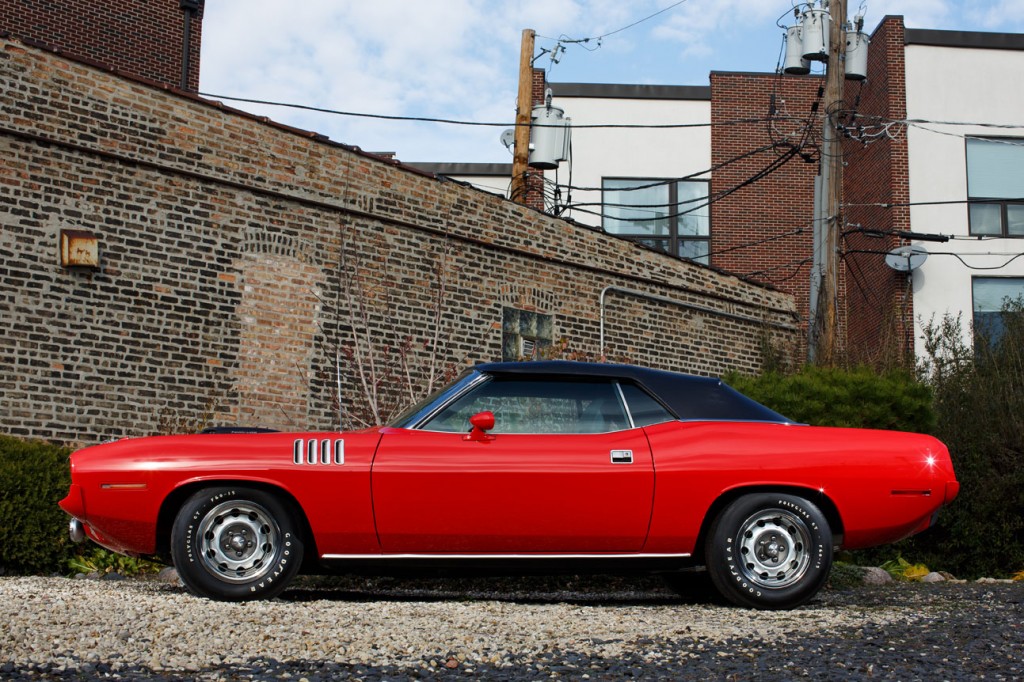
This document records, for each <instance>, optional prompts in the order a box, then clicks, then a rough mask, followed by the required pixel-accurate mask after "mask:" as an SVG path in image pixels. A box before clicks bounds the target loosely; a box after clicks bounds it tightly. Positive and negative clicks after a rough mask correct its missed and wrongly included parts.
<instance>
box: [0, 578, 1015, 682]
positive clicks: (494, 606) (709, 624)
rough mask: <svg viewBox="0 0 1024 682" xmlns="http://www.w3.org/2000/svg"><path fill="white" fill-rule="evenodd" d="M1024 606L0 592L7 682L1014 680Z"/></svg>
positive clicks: (389, 584) (526, 593) (531, 593)
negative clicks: (784, 606) (768, 608)
mask: <svg viewBox="0 0 1024 682" xmlns="http://www.w3.org/2000/svg"><path fill="white" fill-rule="evenodd" d="M499 589H500V592H499V591H496V590H499ZM1022 601H1024V584H1021V583H1016V584H1006V583H958V584H952V583H945V584H936V585H921V584H917V585H906V584H901V585H892V586H884V587H864V588H857V589H853V590H843V591H833V590H826V591H824V592H822V593H821V595H820V596H819V598H818V599H817V600H815V601H814V602H812V603H811V604H810V605H808V606H806V607H804V608H801V609H798V610H795V611H783V612H763V611H748V610H744V609H738V608H733V607H726V606H719V605H716V604H713V603H710V602H703V603H702V601H701V600H700V599H699V598H698V599H695V600H685V599H681V598H679V597H677V596H675V595H674V594H673V593H671V592H669V591H668V590H666V589H665V588H663V587H662V586H661V583H660V581H658V580H657V579H656V578H639V579H636V578H629V579H624V578H600V577H598V578H589V577H588V578H586V579H582V578H561V579H554V578H517V579H501V580H484V579H473V580H469V579H463V580H424V579H419V580H399V579H349V578H346V579H336V580H335V579H332V580H305V581H301V580H300V581H299V582H298V583H296V586H295V587H294V588H292V589H289V590H288V591H286V592H285V593H284V594H283V596H282V597H281V598H279V599H276V600H274V601H272V602H256V603H249V604H224V603H217V602H211V601H207V600H205V599H199V598H196V597H192V596H190V595H188V594H187V593H186V592H185V591H184V589H183V588H181V587H179V586H178V585H176V584H167V583H160V582H156V581H150V580H119V581H115V580H69V579H65V578H0V628H2V630H0V678H3V679H40V678H44V679H76V680H77V679H83V678H85V679H92V678H105V679H132V680H135V679H146V680H164V679H198V680H238V679H292V680H296V681H298V680H302V679H306V680H309V681H313V680H325V679H336V678H348V677H355V678H359V679H370V680H378V679H407V678H417V677H423V678H428V679H434V678H446V679H447V678H459V677H461V678H468V677H471V676H479V677H485V678H490V679H513V680H539V679H548V678H559V677H561V678H568V679H573V680H578V679H592V680H603V679H619V678H624V677H637V678H643V679H701V678H703V679H737V680H739V679H748V678H750V677H753V676H758V677H759V678H761V679H766V680H772V679H795V678H803V677H814V678H818V679H820V678H826V679H827V678H834V679H843V680H861V679H865V680H866V679H872V680H877V679H900V680H969V679H970V680H974V679H978V678H980V677H984V678H985V679H988V680H1011V679H1024V626H1022V621H1024V608H1022V605H1021V604H1022Z"/></svg>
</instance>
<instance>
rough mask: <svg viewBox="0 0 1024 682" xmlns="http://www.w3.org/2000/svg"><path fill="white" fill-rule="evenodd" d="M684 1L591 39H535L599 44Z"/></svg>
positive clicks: (681, 0)
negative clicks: (594, 42)
mask: <svg viewBox="0 0 1024 682" xmlns="http://www.w3.org/2000/svg"><path fill="white" fill-rule="evenodd" d="M686 1H687V0H679V2H675V3H672V4H671V5H669V6H668V7H665V8H662V9H659V10H658V11H657V12H655V13H654V14H649V15H647V16H646V17H644V18H643V19H637V20H636V21H634V22H633V23H632V24H628V25H626V26H623V27H622V28H617V29H615V30H614V31H608V32H607V33H603V34H601V35H599V36H593V37H591V38H569V37H568V36H566V35H565V34H564V33H563V34H562V36H561V37H560V38H557V39H556V38H551V37H548V36H537V37H538V38H544V39H545V40H557V41H558V42H559V43H564V44H566V45H569V44H573V45H577V44H578V45H585V44H586V43H589V42H590V41H591V40H595V41H598V42H600V41H602V40H604V39H605V38H607V37H608V36H613V35H615V34H616V33H622V32H623V31H627V30H629V29H631V28H633V27H634V26H639V25H640V24H642V23H644V22H645V21H649V20H650V19H653V18H654V17H656V16H658V15H659V14H664V13H665V12H668V11H669V10H673V9H675V8H676V7H679V5H682V4H683V3H684V2H686ZM598 47H600V46H598ZM595 49H596V48H595Z"/></svg>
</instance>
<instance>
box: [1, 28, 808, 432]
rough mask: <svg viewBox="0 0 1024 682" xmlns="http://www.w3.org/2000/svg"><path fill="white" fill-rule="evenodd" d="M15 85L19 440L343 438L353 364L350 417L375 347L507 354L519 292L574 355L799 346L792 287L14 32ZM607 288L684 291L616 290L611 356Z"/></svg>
mask: <svg viewBox="0 0 1024 682" xmlns="http://www.w3.org/2000/svg"><path fill="white" fill-rule="evenodd" d="M0 80H2V81H4V82H7V83H10V84H11V87H9V88H6V89H5V90H3V91H0V158H2V159H3V160H2V161H0V180H2V184H0V224H2V225H3V232H2V234H0V253H2V254H4V258H3V262H2V268H3V270H4V271H5V273H6V274H5V276H4V277H3V279H2V280H0V326H2V327H3V329H4V330H5V333H4V334H3V335H0V383H10V384H13V385H14V386H15V389H14V390H11V391H6V390H5V391H3V392H2V394H0V427H2V428H3V429H4V430H6V431H8V432H12V433H20V434H27V435H34V436H37V437H43V438H48V439H52V440H57V441H95V440H98V439H102V438H109V437H114V436H121V435H131V434H145V433H152V432H154V431H156V430H157V429H158V428H160V427H161V426H167V425H168V423H171V422H176V423H184V422H182V420H185V421H191V422H195V421H197V420H199V419H200V418H201V417H202V416H203V415H204V414H205V413H206V412H208V411H210V410H212V411H213V412H214V413H215V420H216V421H218V422H225V421H228V422H236V423H241V422H247V423H250V424H253V425H256V424H258V425H261V426H269V427H275V428H285V429H325V428H331V427H332V426H336V425H337V410H336V407H335V401H336V398H337V396H336V385H337V371H338V364H337V360H338V358H339V357H340V359H341V363H340V369H341V374H342V402H343V404H344V406H345V407H346V409H347V410H348V412H347V414H348V415H349V421H348V422H347V423H346V425H351V423H352V421H351V416H352V414H353V412H352V407H353V404H355V403H358V402H359V401H360V400H361V398H360V394H361V393H362V392H363V389H362V388H361V382H360V379H359V377H358V372H357V367H356V366H355V365H354V364H353V363H352V362H351V361H350V360H349V359H348V358H349V356H350V355H351V353H352V350H353V349H354V348H356V347H357V345H358V344H361V343H362V344H365V343H366V342H367V341H369V342H370V343H372V344H373V345H374V348H375V349H376V356H377V361H378V362H379V363H382V365H383V366H384V367H385V368H386V369H389V370H390V369H395V368H401V370H402V372H404V371H405V367H406V365H407V366H408V369H409V372H410V373H411V375H412V376H413V379H414V380H415V382H416V384H417V386H419V387H423V386H425V385H426V383H427V379H428V377H427V372H428V368H429V365H430V360H431V358H432V357H433V354H432V352H431V350H430V348H431V347H434V344H435V336H436V337H437V340H436V347H437V349H438V353H437V355H438V360H439V361H440V362H441V363H442V364H444V363H452V364H454V365H456V366H460V367H461V366H463V365H465V364H467V363H473V362H476V361H480V360H496V359H500V358H501V352H502V338H501V320H502V314H503V308H504V307H506V306H508V307H515V308H519V309H524V310H529V311H534V312H540V313H544V314H546V315H550V316H552V320H553V328H554V329H553V331H554V336H555V337H556V338H562V337H564V338H565V339H566V340H567V343H568V346H567V349H566V352H567V353H571V354H573V357H593V358H597V357H600V356H602V355H607V356H608V357H610V358H624V359H630V360H633V361H635V362H639V363H642V364H646V365H650V366H654V367H663V368H670V369H676V370H682V371H689V372H694V373H698V374H705V375H715V374H720V373H722V372H724V371H727V370H730V369H738V370H741V371H747V372H753V371H756V370H757V369H758V368H759V363H760V359H761V351H760V347H761V341H762V339H763V338H764V337H765V336H767V337H769V338H770V339H771V340H772V341H773V342H774V343H777V344H781V345H787V344H789V345H792V344H794V343H795V342H796V338H797V333H796V332H795V331H794V329H793V328H792V327H793V324H794V323H795V321H796V317H795V315H796V313H795V309H794V304H793V300H792V298H791V297H790V296H788V295H787V294H785V293H783V292H780V291H777V290H774V289H770V288H764V287H760V286H755V285H753V284H751V283H748V282H745V281H742V280H740V279H738V278H737V277H734V276H731V275H727V274H723V273H721V272H718V271H716V270H712V269H710V268H706V267H702V266H699V265H696V264H693V263H687V262H682V261H679V260H678V259H675V258H671V257H668V256H666V255H663V254H660V253H657V252H654V251H650V250H648V249H644V248H642V247H640V246H638V245H636V244H634V243H632V242H629V241H627V240H624V239H620V238H616V237H614V236H610V235H605V234H603V233H600V232H598V231H595V230H592V229H589V228H586V227H581V226H577V225H573V224H570V223H567V222H564V221H561V220H559V219H556V218H552V217H550V216H546V215H543V214H541V213H539V212H537V211H535V210H531V209H529V208H526V207H523V206H520V205H517V204H514V203H511V202H509V201H506V200H504V199H502V198H499V197H496V196H493V195H489V194H486V193H483V192H480V191H477V190H474V189H471V188H468V187H464V186H461V185H457V184H455V183H452V182H447V181H443V180H439V179H437V178H435V177H432V176H428V175H424V174H422V173H419V172H416V171H414V170H412V169H410V168H407V167H404V166H402V165H400V164H396V163H395V162H393V161H390V160H385V159H381V158H378V157H375V156H372V155H368V154H364V153H360V152H358V151H355V150H353V149H351V148H348V147H345V146H342V145H338V144H335V143H331V142H326V141H323V140H318V139H315V138H313V136H310V135H305V134H303V133H302V132H301V131H294V130H291V129H285V128H282V127H279V126H276V125H274V124H272V123H268V122H266V121H260V120H257V119H256V118H254V117H250V116H247V115H244V114H240V113H238V112H234V111H231V110H224V109H223V108H221V107H219V106H217V105H215V104H213V103H209V102H206V101H203V100H201V99H198V98H193V97H189V96H183V95H180V94H177V93H175V92H171V91H167V90H164V89H158V88H153V87H149V86H147V85H145V84H141V83H139V82H135V81H132V80H130V79H126V78H124V77H122V76H119V75H117V74H111V73H108V72H105V71H102V70H98V69H94V68H92V67H90V66H86V65H82V64H78V63H75V62H74V61H72V60H69V59H68V58H66V57H62V56H60V55H56V54H53V53H51V52H48V51H45V50H42V49H38V48H34V47H25V46H24V45H21V44H19V43H18V42H16V41H12V40H7V41H0ZM27 92H32V93H33V97H32V98H31V99H30V98H27V97H26V96H25V94H24V93H27ZM72 104H73V105H74V107H72ZM73 109H80V111H75V110H73ZM97 112H98V113H101V114H102V116H97V115H95V114H96V113H97ZM30 114H31V116H30ZM181 121H187V122H188V125H187V126H186V125H180V124H179V123H178V122H181ZM69 124H74V125H75V126H77V128H76V127H73V126H72V125H69ZM81 132H85V133H87V134H88V135H90V136H91V138H90V139H89V140H85V139H84V138H83V137H82V136H81ZM65 228H77V229H88V230H92V231H93V232H95V233H97V234H98V236H99V238H100V260H101V267H100V268H99V269H98V270H96V271H73V270H64V269H61V268H60V267H59V264H58V259H57V245H58V235H59V232H60V230H61V229H65ZM439 269H440V270H441V271H442V272H443V274H442V275H441V276H440V277H439V275H438V272H439ZM439 286H443V288H444V291H443V295H440V296H439V289H438V287H439ZM609 286H613V287H618V288H620V289H628V290H637V291H642V292H645V293H648V294H653V295H655V296H660V297H667V298H670V299H673V300H675V301H678V302H679V303H680V304H682V305H674V304H667V303H664V302H659V301H656V300H648V299H644V298H641V297H637V296H635V295H633V294H629V293H623V292H622V291H618V290H613V291H611V292H610V293H609V294H608V295H607V297H606V306H605V322H606V329H605V348H603V349H602V348H600V347H599V346H600V344H599V342H598V337H599V320H600V312H601V311H600V308H599V305H598V302H599V298H600V295H601V292H602V290H604V289H605V288H606V287H609ZM438 300H441V302H442V308H441V311H440V312H441V316H440V328H439V329H438V328H436V319H437V316H436V313H437V310H436V308H435V306H436V302H437V301H438ZM737 316H738V317H737ZM55 367H61V368H62V369H61V370H59V371H58V370H55V369H54V368H55ZM389 390H393V386H392V387H390V389H389ZM403 399H405V400H408V396H404V397H403ZM58 406H59V407H60V408H61V409H60V411H59V413H58V412H55V408H56V407H58ZM38 415H42V416H38Z"/></svg>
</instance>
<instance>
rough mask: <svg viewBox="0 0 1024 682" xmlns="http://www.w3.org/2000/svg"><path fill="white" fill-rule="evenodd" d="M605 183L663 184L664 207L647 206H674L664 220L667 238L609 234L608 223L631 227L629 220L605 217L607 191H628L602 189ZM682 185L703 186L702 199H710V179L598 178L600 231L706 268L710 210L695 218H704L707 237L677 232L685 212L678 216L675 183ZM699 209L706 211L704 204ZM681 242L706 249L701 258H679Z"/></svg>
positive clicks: (664, 236)
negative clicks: (667, 221)
mask: <svg viewBox="0 0 1024 682" xmlns="http://www.w3.org/2000/svg"><path fill="white" fill-rule="evenodd" d="M606 181H612V182H622V181H629V182H631V183H633V184H634V185H635V186H643V185H650V184H655V183H664V186H665V187H667V188H668V199H667V201H666V203H665V204H651V205H652V206H665V207H666V209H667V208H668V207H670V206H675V209H674V210H673V211H672V213H671V214H670V217H669V218H668V220H669V229H668V234H667V235H657V234H641V233H639V232H613V231H611V230H610V229H609V223H610V221H616V222H620V223H623V224H625V225H627V226H629V225H630V224H631V221H629V220H628V219H622V218H615V217H613V216H610V215H608V207H609V201H608V193H609V192H623V191H626V192H628V191H630V190H628V189H626V188H612V189H609V188H607V187H605V182H606ZM684 182H685V183H703V184H704V186H705V187H706V191H705V192H704V197H705V200H706V201H707V200H708V199H709V198H710V196H711V180H710V179H689V178H687V179H682V180H680V179H676V178H637V177H620V176H608V177H602V178H601V229H602V230H603V231H604V232H606V233H607V234H613V235H615V236H618V237H622V238H624V239H629V240H630V241H634V242H637V243H639V244H641V245H643V246H646V247H647V248H649V249H651V250H653V251H660V252H662V253H667V254H669V255H671V256H675V257H676V258H681V259H684V260H689V261H693V262H695V263H701V264H703V265H710V264H711V230H712V227H711V212H710V210H709V211H708V214H707V215H706V216H698V217H704V218H705V219H706V220H707V234H705V235H687V234H683V233H682V231H681V228H682V218H683V217H684V216H685V215H686V213H681V212H680V210H679V207H680V203H679V184H680V183H684ZM620 203H627V202H620ZM703 208H708V206H707V205H705V206H704V207H703ZM651 241H659V242H661V241H663V242H665V244H666V248H664V249H662V248H659V247H657V246H655V245H653V244H650V243H649V242H651ZM684 242H699V243H702V244H704V245H705V246H706V248H705V250H704V253H703V255H700V256H697V257H695V258H691V257H689V256H682V255H680V245H681V244H682V243H684Z"/></svg>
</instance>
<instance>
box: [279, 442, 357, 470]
mask: <svg viewBox="0 0 1024 682" xmlns="http://www.w3.org/2000/svg"><path fill="white" fill-rule="evenodd" d="M292 462H294V463H295V464H299V465H304V464H332V463H333V464H344V463H345V441H344V440H342V439H340V438H339V439H338V440H335V441H331V440H327V439H324V440H317V439H316V438H310V439H309V440H308V441H307V440H306V439H304V438H298V439H296V440H295V442H294V443H292Z"/></svg>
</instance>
